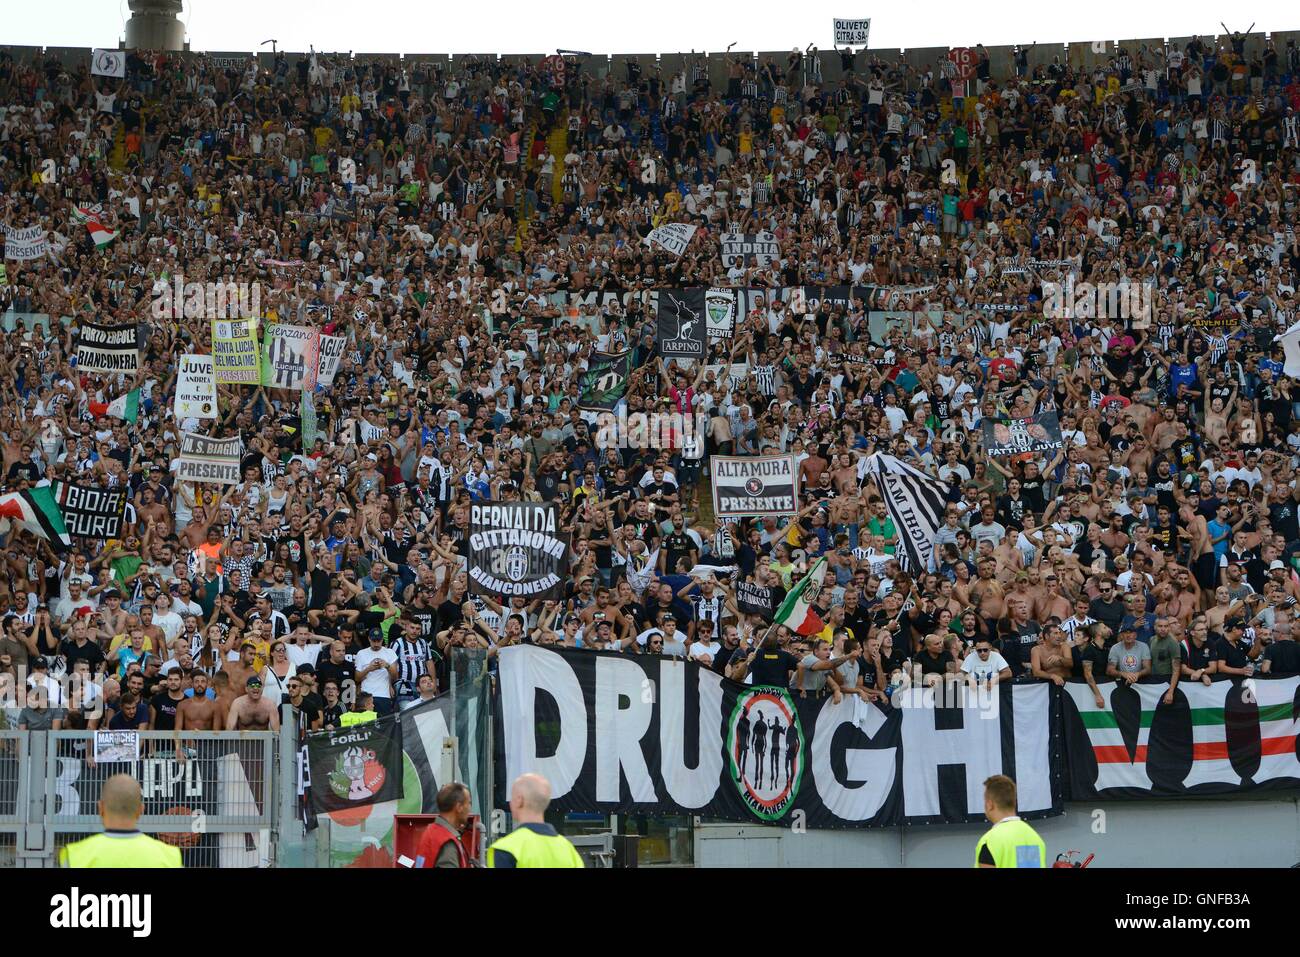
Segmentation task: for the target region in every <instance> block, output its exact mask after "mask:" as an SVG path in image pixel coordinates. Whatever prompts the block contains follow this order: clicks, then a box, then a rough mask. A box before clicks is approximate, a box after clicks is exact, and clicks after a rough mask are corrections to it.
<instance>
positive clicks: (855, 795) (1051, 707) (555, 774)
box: [494, 645, 1063, 828]
mask: <svg viewBox="0 0 1300 957" xmlns="http://www.w3.org/2000/svg"><path fill="white" fill-rule="evenodd" d="M500 659H501V660H500V674H499V684H498V687H499V694H500V699H499V705H500V706H499V708H498V709H494V710H495V711H496V714H497V715H498V718H499V720H500V722H501V733H500V734H498V735H497V741H498V742H499V748H500V749H501V752H502V753H501V754H500V755H499V756H498V759H497V767H498V776H497V780H498V785H499V787H500V788H504V786H505V785H506V783H507V782H509V781H513V780H514V779H515V778H516V777H517V776H518V775H520V774H523V773H525V772H529V771H535V772H538V773H540V774H542V775H544V776H545V777H546V778H547V780H549V781H550V782H551V788H552V795H553V801H552V806H553V807H554V808H556V809H557V810H561V811H569V812H597V813H620V814H625V813H626V814H699V815H702V816H705V817H710V818H715V819H720V820H728V821H740V822H756V821H766V822H773V823H778V824H789V825H795V824H798V823H802V824H803V825H805V826H807V827H812V828H847V827H868V826H886V825H897V824H921V823H969V822H977V821H980V820H983V816H984V795H983V784H984V781H985V779H987V778H988V777H990V776H991V775H994V774H1007V775H1010V776H1012V777H1014V778H1015V779H1016V782H1017V784H1018V786H1019V796H1020V813H1021V815H1022V816H1024V817H1030V818H1033V817H1046V816H1050V815H1054V814H1060V813H1062V811H1063V805H1062V794H1061V777H1062V775H1061V773H1060V771H1061V767H1062V759H1061V755H1060V754H1059V753H1058V751H1057V748H1058V743H1059V740H1060V736H1059V735H1053V734H1051V730H1052V728H1054V727H1058V726H1059V725H1058V724H1057V721H1058V720H1059V716H1058V714H1057V712H1058V711H1059V707H1060V692H1059V691H1057V690H1056V689H1055V688H1053V687H1052V686H1050V685H1047V684H1037V685H1014V686H1013V685H1010V684H1008V685H1003V686H1001V687H999V688H997V689H995V690H994V691H992V692H989V691H984V692H982V693H977V692H974V691H970V692H967V691H966V689H965V688H962V689H960V694H959V696H957V697H956V698H955V700H954V701H951V702H948V704H951V705H952V706H950V707H948V706H945V707H936V702H935V698H934V692H933V691H932V690H929V689H918V688H913V689H908V690H906V691H903V692H901V693H900V694H897V695H896V696H895V699H894V700H895V704H896V705H897V706H896V707H891V708H888V709H881V708H879V707H877V706H876V705H874V704H868V703H865V702H863V701H861V699H859V698H857V697H854V696H845V698H844V700H843V701H842V702H841V703H839V704H835V703H834V702H833V701H832V699H830V698H821V699H817V698H802V697H799V695H798V694H797V693H793V692H790V691H787V690H784V689H780V688H755V687H751V686H748V685H743V684H739V683H737V682H734V681H729V680H727V679H725V678H722V677H720V676H719V675H717V674H715V673H714V672H713V671H711V670H709V669H707V668H703V667H701V666H699V665H697V664H695V663H694V662H683V661H675V660H673V659H669V658H658V657H629V656H626V655H622V654H618V653H613V652H609V653H607V652H592V651H554V650H550V649H546V648H541V647H537V646H532V645H517V646H513V647H509V648H504V649H502V651H501V652H500ZM940 703H941V704H943V702H940ZM502 770H504V774H501V773H500V772H501V771H502ZM503 800H504V794H498V801H499V802H502V801H503ZM499 806H503V805H501V804H499Z"/></svg>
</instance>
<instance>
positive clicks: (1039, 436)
mask: <svg viewBox="0 0 1300 957" xmlns="http://www.w3.org/2000/svg"><path fill="white" fill-rule="evenodd" d="M981 424H982V426H983V428H984V453H985V454H986V455H1020V454H1022V453H1024V452H1045V451H1047V450H1048V449H1059V448H1060V447H1061V446H1063V445H1064V444H1065V440H1064V439H1063V438H1062V437H1061V423H1060V422H1059V421H1058V420H1057V417H1056V413H1055V412H1043V413H1041V414H1039V415H1031V416H1029V417H1027V418H1024V419H993V418H986V419H984V420H983V422H982V423H981Z"/></svg>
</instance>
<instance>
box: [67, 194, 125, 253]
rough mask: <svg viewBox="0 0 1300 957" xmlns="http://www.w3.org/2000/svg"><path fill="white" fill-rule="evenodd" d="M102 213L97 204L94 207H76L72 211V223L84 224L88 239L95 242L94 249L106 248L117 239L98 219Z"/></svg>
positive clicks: (102, 208) (99, 205)
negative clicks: (88, 234) (88, 235)
mask: <svg viewBox="0 0 1300 957" xmlns="http://www.w3.org/2000/svg"><path fill="white" fill-rule="evenodd" d="M103 211H104V207H103V206H102V205H101V204H99V203H96V204H95V205H94V206H76V207H73V211H72V221H73V222H75V223H84V224H85V226H86V229H87V231H88V232H89V233H90V238H91V239H93V240H94V241H95V246H96V248H102V247H104V246H107V245H108V244H109V243H111V242H112V241H113V240H114V239H116V238H117V233H115V232H113V231H111V230H110V229H109V228H108V227H107V226H105V225H104V223H103V221H102V220H101V219H100V215H101V214H102V213H103Z"/></svg>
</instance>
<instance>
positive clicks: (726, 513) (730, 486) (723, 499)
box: [709, 455, 799, 518]
mask: <svg viewBox="0 0 1300 957" xmlns="http://www.w3.org/2000/svg"><path fill="white" fill-rule="evenodd" d="M709 474H710V475H711V476H712V478H713V514H714V515H716V516H717V517H719V518H749V517H751V516H763V515H778V516H779V515H793V514H794V513H795V512H797V511H799V472H798V470H797V469H796V468H795V464H794V456H793V455H749V456H729V455H714V456H710V458H709Z"/></svg>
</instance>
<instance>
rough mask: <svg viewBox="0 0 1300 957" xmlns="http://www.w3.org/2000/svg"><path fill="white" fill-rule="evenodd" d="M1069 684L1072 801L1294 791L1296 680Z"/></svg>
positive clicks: (1297, 782)
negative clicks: (1172, 687)
mask: <svg viewBox="0 0 1300 957" xmlns="http://www.w3.org/2000/svg"><path fill="white" fill-rule="evenodd" d="M1098 688H1099V690H1100V691H1101V695H1102V702H1103V704H1104V705H1105V707H1104V708H1098V707H1097V702H1096V699H1095V697H1094V696H1093V693H1092V691H1091V689H1089V688H1088V686H1087V685H1083V684H1067V685H1066V691H1067V694H1066V701H1065V706H1064V718H1065V742H1066V751H1067V754H1068V757H1069V765H1070V796H1071V798H1073V799H1074V800H1091V799H1094V798H1151V797H1177V796H1189V797H1203V796H1205V795H1213V794H1229V793H1231V794H1239V793H1241V792H1242V791H1251V790H1263V789H1278V788H1297V787H1300V760H1297V757H1296V751H1297V739H1296V735H1297V733H1298V732H1300V724H1298V723H1297V721H1296V716H1297V713H1300V694H1297V690H1298V689H1300V678H1274V679H1266V678H1251V679H1244V680H1243V679H1239V678H1233V679H1227V680H1223V681H1216V682H1215V683H1214V684H1212V685H1210V686H1209V687H1206V686H1205V685H1203V684H1200V683H1199V682H1189V681H1183V682H1181V683H1180V684H1179V685H1178V688H1177V690H1176V691H1175V692H1174V696H1173V701H1172V702H1171V703H1169V704H1165V703H1164V696H1165V693H1166V692H1167V691H1168V690H1169V686H1168V685H1167V684H1164V683H1159V684H1149V685H1148V684H1138V685H1134V686H1132V687H1126V686H1124V685H1123V684H1114V683H1108V684H1102V685H1099V686H1098Z"/></svg>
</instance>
